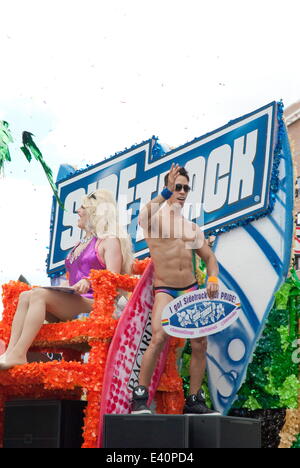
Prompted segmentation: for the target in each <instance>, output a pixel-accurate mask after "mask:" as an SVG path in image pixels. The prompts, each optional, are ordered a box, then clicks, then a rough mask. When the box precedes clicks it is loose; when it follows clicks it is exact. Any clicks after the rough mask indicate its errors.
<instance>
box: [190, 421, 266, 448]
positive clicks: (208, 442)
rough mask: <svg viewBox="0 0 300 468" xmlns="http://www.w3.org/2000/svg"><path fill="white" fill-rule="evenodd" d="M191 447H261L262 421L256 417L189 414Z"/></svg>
mask: <svg viewBox="0 0 300 468" xmlns="http://www.w3.org/2000/svg"><path fill="white" fill-rule="evenodd" d="M187 417H188V419H189V448H261V423H260V421H258V420H255V419H245V418H232V417H225V416H214V415H207V416H205V415H203V416H198V415H187Z"/></svg>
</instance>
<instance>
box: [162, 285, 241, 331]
mask: <svg viewBox="0 0 300 468" xmlns="http://www.w3.org/2000/svg"><path fill="white" fill-rule="evenodd" d="M240 307H241V304H240V299H239V297H238V296H237V294H236V293H235V292H234V291H230V290H229V289H225V288H220V290H219V292H218V294H217V296H216V297H215V298H214V299H210V298H209V297H208V295H207V292H206V289H199V290H198V291H191V292H189V293H187V294H184V295H183V296H180V297H178V298H176V299H174V300H173V301H171V302H170V303H169V304H168V305H167V306H166V307H165V308H164V310H163V313H162V321H161V323H162V326H163V328H164V331H165V332H166V333H167V334H168V335H171V336H175V337H177V338H191V339H192V338H199V337H202V336H208V335H213V334H215V333H219V332H221V331H222V330H225V329H226V328H227V327H229V326H230V325H231V324H232V323H233V322H235V321H236V320H237V319H238V317H239V311H240Z"/></svg>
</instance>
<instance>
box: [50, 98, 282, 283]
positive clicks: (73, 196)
mask: <svg viewBox="0 0 300 468" xmlns="http://www.w3.org/2000/svg"><path fill="white" fill-rule="evenodd" d="M276 107H277V106H276V103H275V102H273V103H271V104H269V105H267V106H265V107H263V108H262V109H259V110H257V111H255V112H253V113H252V114H249V115H246V116H244V117H241V118H240V119H237V120H235V121H233V122H231V123H229V124H228V125H226V126H224V127H222V128H220V129H218V130H215V131H214V132H212V133H209V134H207V135H205V136H203V137H200V138H197V139H195V140H194V141H192V142H190V143H187V144H186V145H183V146H181V147H179V148H177V149H175V150H172V151H171V152H168V153H166V154H164V155H163V156H162V157H161V158H160V159H157V158H153V156H152V148H153V145H152V143H153V141H152V140H148V141H146V142H144V143H141V144H140V145H137V146H134V147H133V148H131V149H129V150H126V151H124V152H123V153H120V154H118V155H116V156H114V157H112V158H110V159H107V160H105V161H102V162H101V163H99V164H96V165H95V166H90V167H89V168H88V169H86V170H84V171H82V172H78V173H75V174H72V175H71V176H70V177H69V178H67V179H65V180H63V181H60V182H59V183H58V191H59V197H60V199H61V201H62V202H63V203H64V205H65V211H63V210H62V209H60V208H59V207H58V206H57V205H55V213H54V222H53V227H52V236H51V245H50V254H49V261H48V273H49V275H55V273H57V272H59V271H62V270H64V259H65V257H66V255H67V253H68V251H69V250H70V248H71V247H72V246H73V245H74V244H75V243H76V242H77V241H78V240H79V239H80V235H81V232H80V230H79V228H78V227H77V214H76V210H77V209H78V208H79V206H80V201H81V198H82V197H83V196H84V195H86V194H88V193H90V192H91V191H94V190H95V189H97V188H106V189H108V190H110V191H112V192H113V194H114V196H115V197H116V199H117V200H118V203H119V210H120V219H121V222H122V223H123V225H125V226H126V227H127V229H128V232H129V234H130V235H131V238H132V240H133V246H134V250H135V252H136V256H137V257H140V258H142V257H143V256H145V255H146V254H147V253H148V249H147V245H146V242H145V240H144V238H143V233H142V230H141V229H140V228H138V224H137V218H138V214H139V212H140V209H141V207H142V206H143V205H144V204H145V203H147V202H148V201H149V200H150V199H151V198H153V197H155V196H156V195H157V194H158V193H160V191H161V190H162V188H163V185H164V176H165V174H166V173H167V172H168V171H169V169H170V166H171V163H172V162H175V163H178V164H179V165H181V166H185V167H186V169H187V170H188V172H189V175H190V180H191V184H192V192H191V193H190V194H189V197H188V199H187V202H186V208H185V216H186V217H187V218H189V219H190V220H192V221H195V222H196V223H197V224H199V225H202V226H203V228H204V230H205V231H206V232H212V231H215V230H216V229H220V228H222V227H224V226H227V225H233V224H235V223H237V222H239V221H241V220H247V219H249V218H250V217H251V216H256V215H257V214H259V213H260V214H263V213H266V211H267V209H268V207H269V203H270V200H269V188H270V174H271V171H272V161H273V151H274V130H275V118H276Z"/></svg>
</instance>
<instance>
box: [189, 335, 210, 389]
mask: <svg viewBox="0 0 300 468" xmlns="http://www.w3.org/2000/svg"><path fill="white" fill-rule="evenodd" d="M191 347H192V356H191V363H190V395H196V394H197V392H198V390H199V389H200V388H201V385H202V382H203V379H204V374H205V369H206V350H207V338H194V339H192V340H191Z"/></svg>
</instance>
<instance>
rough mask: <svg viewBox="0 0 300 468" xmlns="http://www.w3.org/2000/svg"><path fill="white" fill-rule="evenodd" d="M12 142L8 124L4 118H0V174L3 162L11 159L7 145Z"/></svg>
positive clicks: (2, 169)
mask: <svg viewBox="0 0 300 468" xmlns="http://www.w3.org/2000/svg"><path fill="white" fill-rule="evenodd" d="M12 142H13V138H12V136H11V133H10V129H9V124H8V123H7V122H5V120H0V174H1V172H4V163H5V162H7V161H8V162H10V161H11V156H10V152H9V148H8V145H9V143H12Z"/></svg>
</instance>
